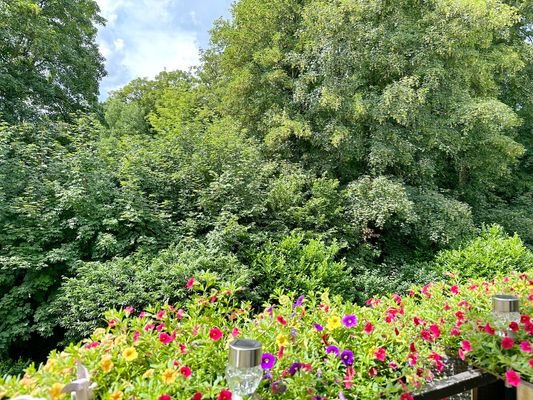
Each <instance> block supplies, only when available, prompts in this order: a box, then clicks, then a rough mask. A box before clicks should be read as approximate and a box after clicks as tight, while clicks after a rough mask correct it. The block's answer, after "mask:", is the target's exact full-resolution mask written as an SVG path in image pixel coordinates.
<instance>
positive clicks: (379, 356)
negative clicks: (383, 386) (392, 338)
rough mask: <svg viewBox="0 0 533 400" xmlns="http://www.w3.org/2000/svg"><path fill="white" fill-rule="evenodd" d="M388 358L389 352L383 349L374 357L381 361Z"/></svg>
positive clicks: (375, 353)
mask: <svg viewBox="0 0 533 400" xmlns="http://www.w3.org/2000/svg"><path fill="white" fill-rule="evenodd" d="M386 356H387V350H385V349H384V348H383V347H379V348H378V349H377V350H376V351H375V352H374V357H376V359H377V360H379V361H385V357H386Z"/></svg>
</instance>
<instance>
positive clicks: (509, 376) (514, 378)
mask: <svg viewBox="0 0 533 400" xmlns="http://www.w3.org/2000/svg"><path fill="white" fill-rule="evenodd" d="M505 381H506V382H507V383H508V384H509V385H511V386H514V387H517V386H518V385H519V384H520V375H518V374H517V373H516V372H515V371H513V370H512V369H510V370H508V371H507V372H506V373H505Z"/></svg>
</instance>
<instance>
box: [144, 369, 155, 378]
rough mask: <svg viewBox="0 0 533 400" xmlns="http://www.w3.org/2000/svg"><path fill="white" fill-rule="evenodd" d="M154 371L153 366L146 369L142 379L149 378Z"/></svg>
mask: <svg viewBox="0 0 533 400" xmlns="http://www.w3.org/2000/svg"><path fill="white" fill-rule="evenodd" d="M154 372H155V371H154V369H153V368H150V369H148V370H146V372H145V373H144V374H143V378H144V379H147V378H151V377H152V376H154Z"/></svg>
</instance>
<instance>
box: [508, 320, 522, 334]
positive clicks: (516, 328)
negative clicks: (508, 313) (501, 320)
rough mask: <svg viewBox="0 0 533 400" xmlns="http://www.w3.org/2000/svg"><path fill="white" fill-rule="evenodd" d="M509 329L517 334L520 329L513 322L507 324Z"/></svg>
mask: <svg viewBox="0 0 533 400" xmlns="http://www.w3.org/2000/svg"><path fill="white" fill-rule="evenodd" d="M509 329H510V330H512V331H513V332H517V331H518V330H519V329H520V327H519V326H518V324H517V323H516V322H515V321H512V322H511V323H510V324H509Z"/></svg>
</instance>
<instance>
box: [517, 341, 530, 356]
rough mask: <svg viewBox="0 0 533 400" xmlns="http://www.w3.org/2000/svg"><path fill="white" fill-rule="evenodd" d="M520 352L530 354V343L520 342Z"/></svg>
mask: <svg viewBox="0 0 533 400" xmlns="http://www.w3.org/2000/svg"><path fill="white" fill-rule="evenodd" d="M520 350H522V351H523V352H524V353H531V342H529V341H528V340H524V341H522V342H520Z"/></svg>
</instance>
